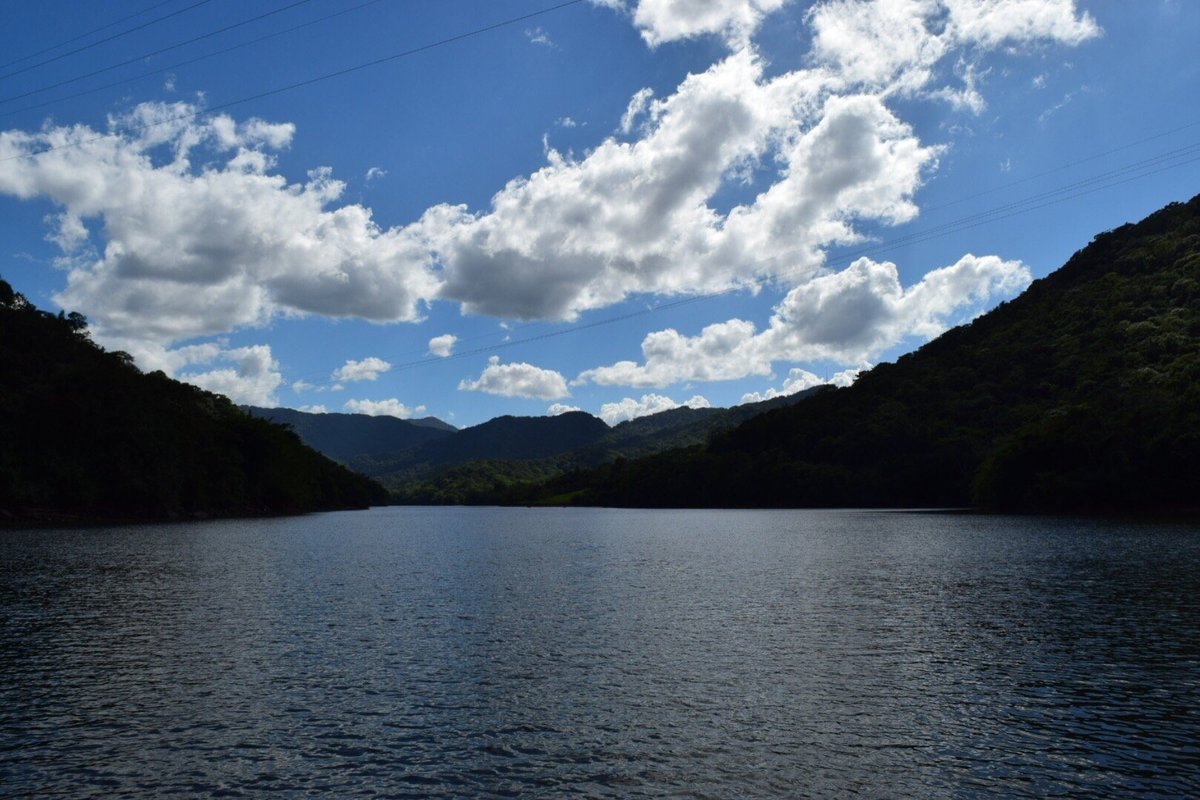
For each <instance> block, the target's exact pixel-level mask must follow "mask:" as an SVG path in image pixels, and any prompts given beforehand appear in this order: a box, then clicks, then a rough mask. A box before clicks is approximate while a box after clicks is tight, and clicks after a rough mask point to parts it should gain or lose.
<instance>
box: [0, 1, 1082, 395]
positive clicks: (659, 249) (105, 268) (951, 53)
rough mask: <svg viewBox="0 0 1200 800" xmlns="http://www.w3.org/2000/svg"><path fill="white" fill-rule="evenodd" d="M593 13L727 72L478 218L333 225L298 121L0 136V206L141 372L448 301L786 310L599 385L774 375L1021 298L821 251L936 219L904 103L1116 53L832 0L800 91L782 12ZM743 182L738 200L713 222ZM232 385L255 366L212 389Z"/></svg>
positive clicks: (771, 8) (816, 25)
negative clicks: (1073, 49) (36, 207)
mask: <svg viewBox="0 0 1200 800" xmlns="http://www.w3.org/2000/svg"><path fill="white" fill-rule="evenodd" d="M594 2H597V3H600V4H603V5H607V6H612V7H620V8H623V9H625V10H626V11H627V12H628V13H629V15H630V18H631V20H632V22H633V24H634V25H635V26H636V27H637V29H638V30H639V31H640V32H641V34H642V36H643V38H644V40H645V41H646V42H647V43H648V44H650V45H651V46H659V45H663V44H665V43H668V42H672V41H678V40H681V39H688V38H693V37H697V36H716V37H720V38H721V40H722V41H724V42H725V44H726V46H727V47H728V52H727V54H726V55H725V56H724V57H722V58H720V59H719V60H718V61H717V62H716V63H714V64H712V65H711V66H710V67H709V68H708V69H706V70H703V71H700V72H697V73H695V74H691V75H688V76H687V77H686V78H685V79H684V80H683V81H682V82H681V83H680V85H679V86H678V87H677V88H676V89H675V91H674V92H671V93H669V94H665V95H663V96H661V97H656V96H655V95H654V93H652V92H651V91H649V90H648V89H646V90H642V91H639V92H638V93H636V94H635V95H634V97H633V98H632V99H631V101H630V103H629V106H628V108H627V109H626V112H625V114H624V116H623V118H622V119H621V121H620V124H619V128H618V133H616V134H614V135H613V136H612V137H610V138H608V139H605V140H603V141H601V142H600V143H598V144H597V145H596V146H595V147H594V148H592V149H591V150H589V151H587V152H586V153H585V154H584V155H582V156H575V155H570V154H563V153H560V152H557V151H555V150H553V149H548V150H547V163H546V164H545V166H543V167H542V168H541V169H539V170H536V171H535V172H533V173H532V174H530V175H527V176H520V177H516V178H514V179H513V180H511V181H510V182H509V183H508V184H507V185H505V186H504V187H502V188H501V189H500V190H499V191H498V192H497V193H496V194H495V196H494V197H493V198H492V200H491V202H490V204H489V205H488V206H487V207H486V208H483V209H470V208H468V207H466V206H463V205H450V204H443V205H438V206H434V207H432V208H429V209H428V210H426V211H425V212H424V213H423V214H422V215H421V216H420V218H419V219H417V220H415V221H413V222H411V223H410V224H407V225H403V226H397V227H391V228H383V227H381V226H380V225H378V224H377V223H376V222H375V221H374V220H373V219H372V213H371V211H370V209H368V208H366V207H364V206H362V205H359V204H355V203H343V202H342V195H343V193H344V188H345V187H344V184H343V183H342V182H341V181H339V180H337V179H335V178H334V176H333V173H332V171H331V170H330V169H328V168H322V167H318V168H315V169H313V170H312V171H311V172H310V173H309V175H308V177H307V179H306V180H303V181H299V182H295V181H289V180H287V179H285V178H284V177H283V176H281V175H279V174H276V173H275V172H274V169H275V155H274V154H275V153H277V152H279V151H280V150H282V149H284V148H287V147H289V146H290V144H291V142H292V140H293V138H294V136H295V129H294V127H293V126H292V125H291V124H288V123H271V122H267V121H264V120H261V119H257V118H252V119H249V120H245V121H237V120H235V119H233V118H232V117H230V116H228V115H225V114H218V115H214V116H211V117H209V118H203V117H201V116H198V113H199V112H200V111H202V109H201V108H199V107H197V106H195V105H192V104H188V103H182V102H180V103H144V104H141V105H138V106H136V107H134V108H133V109H132V110H130V111H129V112H128V113H126V114H124V115H121V116H115V117H112V118H111V119H110V120H109V122H108V126H107V128H106V129H105V130H102V131H97V130H94V129H92V128H89V127H88V126H83V125H75V126H71V125H56V124H51V123H47V124H46V125H45V126H44V127H43V128H41V129H40V130H38V131H35V132H23V131H6V132H0V193H3V194H7V195H11V196H15V197H19V198H47V199H49V200H50V201H52V202H53V203H54V204H55V205H56V206H57V207H58V210H57V212H56V213H55V214H53V215H51V216H50V217H49V218H48V222H49V225H50V230H49V234H48V237H49V238H50V239H51V240H52V241H54V242H55V243H56V244H57V245H58V246H59V247H60V248H61V249H62V251H63V259H62V264H63V265H64V266H66V267H67V268H68V270H69V272H68V281H67V287H66V289H65V290H64V291H63V292H62V293H61V294H60V295H58V296H57V297H56V300H57V302H59V303H60V304H61V305H63V306H64V307H68V308H72V309H79V310H81V311H83V312H84V313H85V314H87V315H88V316H89V318H91V319H92V321H93V327H94V332H95V334H96V336H97V339H98V340H100V341H103V342H104V343H106V344H109V345H113V346H119V347H121V348H122V349H126V350H129V351H130V352H132V353H134V355H135V356H136V357H137V358H138V363H139V364H141V365H142V366H143V367H145V368H157V367H162V368H165V369H170V368H172V367H175V368H178V367H179V366H180V365H184V364H186V363H187V357H186V356H180V355H177V354H174V353H175V351H172V350H171V349H170V348H171V346H172V345H173V344H174V343H176V342H180V341H185V340H189V339H193V338H196V337H202V336H210V335H215V334H221V333H224V332H228V331H231V330H235V329H239V328H245V327H248V326H256V325H262V324H264V323H266V322H268V321H269V320H270V319H272V318H273V317H275V316H277V315H281V314H286V315H304V314H321V315H327V316H333V317H350V316H352V317H360V318H364V319H368V320H374V321H379V322H397V321H409V322H412V321H417V320H419V319H421V318H422V311H423V308H424V306H425V305H426V304H428V303H431V302H434V301H437V300H442V301H449V302H455V303H458V304H459V305H460V307H461V308H462V309H463V310H464V311H466V312H474V313H483V314H490V315H495V316H499V317H504V318H519V319H572V318H574V317H576V316H577V315H578V314H579V313H581V312H583V311H586V310H589V309H596V308H601V307H604V306H608V305H611V304H613V303H617V302H619V301H621V300H623V299H626V298H628V297H629V296H631V295H635V294H642V293H645V294H659V295H676V294H690V293H701V292H703V293H707V292H718V291H725V290H729V289H735V288H749V289H752V290H756V289H757V288H758V287H759V286H761V285H762V284H763V283H764V282H775V283H777V284H778V285H782V286H784V287H791V291H790V292H789V293H788V295H787V297H785V298H784V300H783V301H782V302H781V303H780V304H779V305H778V306H777V307H776V309H775V312H776V314H775V316H774V317H773V318H772V319H771V322H770V325H769V327H768V328H767V329H766V330H764V331H761V332H758V331H757V330H756V329H755V327H754V325H752V324H751V323H749V322H745V321H742V320H729V321H726V322H721V323H717V324H715V325H712V326H709V327H708V328H705V329H704V330H703V331H702V332H701V334H700V335H699V336H696V337H685V336H681V335H680V334H678V333H676V332H675V331H659V332H656V333H652V334H650V335H649V336H647V337H646V342H645V343H644V345H643V353H644V356H645V358H646V361H645V363H644V364H635V363H633V362H621V363H619V364H615V365H612V366H611V367H602V368H599V369H597V370H590V371H589V372H588V373H585V375H584V376H581V377H583V378H584V379H585V380H593V381H595V382H598V383H624V384H625V385H630V386H663V385H667V384H669V383H673V382H675V381H678V380H692V379H695V380H712V379H719V378H728V377H733V376H744V375H764V376H765V375H768V374H770V372H771V366H770V365H771V362H772V361H775V360H787V359H805V358H831V359H837V360H842V361H844V362H845V363H858V362H860V361H862V360H864V359H867V358H870V357H872V355H873V354H875V353H878V352H879V351H880V349H883V348H886V347H887V346H889V344H890V343H894V342H896V341H898V339H899V338H902V337H904V336H907V335H919V336H928V335H931V334H932V333H934V332H936V331H937V330H940V329H941V327H943V326H944V325H945V324H946V323H947V321H948V320H949V319H950V312H951V311H953V310H958V309H960V308H962V307H963V306H965V305H969V304H970V303H971V302H974V301H975V300H978V299H979V298H986V297H990V296H992V295H993V294H1001V293H1003V292H1005V291H1008V290H1009V289H1012V288H1014V287H1016V288H1019V286H1020V285H1021V280H1022V276H1023V275H1025V274H1026V273H1024V272H1023V271H1022V270H1023V268H1019V267H1016V266H1013V265H1012V264H1011V263H1010V262H1001V261H1000V260H999V259H996V258H995V257H988V258H974V257H970V256H968V257H966V258H965V259H964V261H962V262H960V263H959V264H957V265H955V266H954V267H948V268H946V270H949V272H947V271H946V270H942V271H938V272H937V273H931V274H930V275H928V276H926V279H925V280H923V281H922V282H921V283H920V284H918V285H917V286H915V287H911V288H910V289H908V290H904V289H902V288H901V287H900V285H899V283H898V280H897V279H896V275H895V269H894V267H891V266H890V265H887V264H876V263H874V262H866V261H864V262H859V263H858V264H856V265H854V266H852V267H851V268H850V269H848V270H845V271H842V272H839V273H834V274H829V271H828V269H827V268H826V265H825V252H826V250H827V249H828V248H830V247H831V246H836V245H842V244H848V243H853V242H856V241H860V240H861V239H862V238H863V233H862V231H863V229H864V227H865V226H866V225H868V224H882V225H897V224H901V223H904V222H907V221H909V220H912V219H913V218H914V217H915V216H916V215H917V213H918V209H917V206H916V204H915V202H914V197H915V195H916V192H917V191H918V190H919V189H920V187H921V185H922V183H923V181H924V180H925V177H926V176H927V175H928V174H929V173H930V171H931V170H933V169H934V168H935V167H936V165H937V160H938V156H939V153H940V150H939V148H938V147H936V146H930V145H928V144H924V143H922V142H921V141H920V140H919V138H918V137H917V135H916V133H915V132H914V131H913V129H912V127H911V126H910V125H909V124H907V123H906V122H905V121H904V120H902V119H901V118H899V117H898V116H897V114H896V112H895V110H894V108H893V107H892V106H890V105H889V102H890V101H891V99H893V98H894V97H895V96H896V95H897V94H901V95H906V96H912V95H922V96H926V97H931V98H937V97H942V98H945V99H948V100H950V101H951V102H955V103H959V104H962V105H965V106H966V107H968V108H971V109H975V110H978V109H980V108H982V103H983V100H982V95H981V91H980V87H979V85H978V84H979V72H978V70H977V69H976V65H977V64H978V62H979V60H980V59H981V58H982V57H983V56H984V55H985V54H987V53H988V52H991V51H995V50H996V49H998V48H1013V49H1024V48H1026V47H1027V46H1034V45H1038V44H1040V43H1057V44H1061V45H1067V46H1073V45H1077V44H1079V43H1080V42H1083V41H1086V40H1087V39H1089V38H1092V37H1095V36H1097V35H1099V33H1100V30H1099V27H1098V26H1097V24H1096V22H1095V20H1093V19H1092V18H1091V17H1090V16H1089V15H1088V14H1086V13H1080V12H1078V11H1077V9H1076V7H1075V2H1074V0H824V1H823V2H818V3H816V4H815V5H813V6H812V7H811V8H810V9H809V10H808V11H807V12H805V13H804V14H803V19H804V21H805V23H806V25H807V26H808V28H809V30H810V31H811V34H812V45H811V50H810V52H809V53H808V58H807V59H806V66H805V67H804V68H801V69H796V70H792V71H783V72H771V71H769V70H768V69H767V65H766V59H765V58H764V57H763V56H761V55H760V54H759V53H758V52H757V49H756V46H755V44H754V38H753V37H754V34H755V31H756V30H757V29H758V28H759V27H760V26H761V25H763V24H764V20H766V19H767V18H768V17H769V16H770V15H771V14H772V13H774V12H776V11H778V10H779V9H781V8H783V7H784V6H785V5H787V2H786V0H637V2H625V1H624V0H594ZM382 174H383V173H382V171H381V170H378V169H375V168H373V169H372V170H371V171H370V172H369V173H368V178H367V179H368V180H371V179H372V178H373V177H381V176H382ZM734 185H739V186H741V187H742V191H741V192H740V193H739V194H738V197H740V198H742V200H743V202H739V203H735V204H732V207H729V208H722V207H721V203H720V202H718V198H719V197H726V195H723V194H722V192H723V191H724V190H726V189H728V188H729V187H731V186H734ZM93 242H95V243H97V244H93ZM989 259H990V260H989ZM1026 279H1027V278H1026ZM454 343H455V340H454V339H453V336H452V335H450V334H447V335H445V336H439V337H434V338H433V339H431V340H430V342H429V349H430V352H431V353H433V354H435V355H449V354H450V353H451V352H452V350H453V346H454ZM383 363H385V362H383ZM348 367H350V364H347V365H346V367H344V368H343V369H346V368H348ZM359 369H362V366H361V364H360V365H359ZM380 371H381V370H375V371H374V372H373V374H374V375H378V374H379V372H380ZM228 372H232V373H233V374H235V375H236V374H237V369H234V368H231V369H230V370H214V371H213V372H212V373H211V375H210V376H209V377H208V378H205V380H208V381H209V382H210V383H213V384H214V385H215V384H216V383H219V381H221V380H223V379H224V378H223V377H221V375H223V374H224V373H228ZM202 374H204V373H202ZM356 374H362V375H364V376H365V375H367V374H372V371H371V370H370V369H366V370H365V371H362V372H361V373H356ZM555 376H557V379H558V380H557V381H556V380H555ZM247 379H248V376H240V377H239V378H238V380H240V381H243V382H244V381H245V380H247ZM345 379H346V380H353V379H354V378H349V377H347V378H345ZM263 385H265V384H263ZM460 388H464V389H470V390H475V391H485V392H491V393H494V394H501V395H506V396H526V397H540V398H545V399H556V398H561V397H565V396H566V395H567V388H566V385H565V381H562V376H561V375H558V373H554V372H552V371H548V370H539V369H538V368H536V367H532V366H531V365H528V364H506V365H502V364H499V363H498V361H497V362H494V363H492V364H490V365H489V366H488V367H487V368H486V369H485V370H484V372H483V374H482V375H481V376H480V377H479V379H478V380H474V381H470V380H468V381H463V383H462V384H460ZM269 391H273V388H272V389H271V390H269ZM269 391H268V394H269Z"/></svg>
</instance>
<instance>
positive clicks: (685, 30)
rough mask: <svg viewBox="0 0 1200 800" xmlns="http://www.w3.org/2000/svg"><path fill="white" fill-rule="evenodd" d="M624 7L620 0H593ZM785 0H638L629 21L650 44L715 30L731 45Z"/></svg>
mask: <svg viewBox="0 0 1200 800" xmlns="http://www.w3.org/2000/svg"><path fill="white" fill-rule="evenodd" d="M593 2H596V3H598V4H599V5H604V6H610V7H615V8H625V4H624V3H623V2H622V0H593ZM785 2H787V0H638V2H636V3H635V4H634V6H633V8H632V15H633V23H634V25H636V26H637V28H638V30H639V31H640V32H641V34H642V38H643V39H644V40H645V41H646V43H647V44H648V45H650V46H651V47H657V46H658V45H660V44H663V43H665V42H671V41H676V40H679V39H691V38H695V37H697V36H705V35H711V34H716V35H719V36H723V37H725V38H726V39H727V40H728V41H729V42H730V44H731V45H732V46H741V45H744V44H745V43H746V42H747V41H748V40H749V37H750V36H751V34H753V33H754V31H755V29H757V28H758V26H759V24H760V23H761V22H762V20H763V17H765V16H766V15H767V14H769V13H770V12H772V11H774V10H776V9H778V8H781V7H782V6H783V5H784V3H785Z"/></svg>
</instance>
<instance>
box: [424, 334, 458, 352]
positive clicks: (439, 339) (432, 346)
mask: <svg viewBox="0 0 1200 800" xmlns="http://www.w3.org/2000/svg"><path fill="white" fill-rule="evenodd" d="M457 341H458V337H457V336H455V335H454V334H453V333H444V334H442V335H441V336H435V337H433V338H432V339H430V340H429V352H430V353H432V354H433V355H435V356H441V357H442V358H445V357H446V356H448V355H450V354H451V353H453V352H454V344H455V342H457Z"/></svg>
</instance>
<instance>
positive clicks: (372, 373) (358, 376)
mask: <svg viewBox="0 0 1200 800" xmlns="http://www.w3.org/2000/svg"><path fill="white" fill-rule="evenodd" d="M391 368H392V365H391V364H389V363H388V362H386V361H384V360H383V359H382V358H376V357H375V356H368V357H367V358H364V359H363V360H362V361H347V362H346V363H345V364H343V365H342V366H340V367H338V368H337V369H335V370H334V371H333V374H332V375H330V378H331V379H332V380H335V381H346V382H351V381H373V380H375V379H376V378H378V377H379V376H380V375H381V374H383V373H385V372H387V371H388V370H389V369H391Z"/></svg>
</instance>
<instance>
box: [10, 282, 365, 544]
mask: <svg viewBox="0 0 1200 800" xmlns="http://www.w3.org/2000/svg"><path fill="white" fill-rule="evenodd" d="M86 325H87V322H86V320H85V319H84V318H83V316H81V315H79V314H76V313H71V314H66V315H64V314H61V313H60V314H58V315H57V316H55V315H52V314H49V313H47V312H44V311H39V310H38V309H36V308H35V307H33V306H32V305H31V304H30V303H29V302H28V301H26V299H25V298H24V297H22V296H21V295H20V294H18V293H16V292H14V291H13V288H12V286H10V285H9V284H8V283H7V282H5V281H3V280H0V420H2V426H3V427H2V428H0V521H7V522H15V523H17V524H21V523H24V522H29V521H31V520H33V521H36V520H38V519H47V520H53V519H60V520H61V519H72V518H82V519H164V518H172V517H180V516H203V515H219V516H237V515H257V514H279V513H295V512H303V511H312V510H319V509H335V508H353V507H365V506H367V505H370V504H372V503H380V502H386V499H387V498H386V493H385V492H384V491H383V489H382V487H380V486H378V485H377V484H375V483H374V482H372V481H370V480H368V479H366V478H364V477H362V476H360V475H356V474H354V473H352V472H350V471H349V470H347V469H346V468H345V467H342V466H340V465H337V464H335V463H333V462H331V461H330V460H329V459H327V458H326V457H324V456H322V455H321V454H319V453H317V452H315V451H313V450H311V449H309V448H308V447H305V446H304V445H303V444H301V442H300V440H299V439H298V438H297V437H296V435H295V434H294V433H292V432H291V431H290V430H288V429H287V428H285V427H283V426H280V425H274V424H271V423H269V422H266V421H264V420H260V419H255V418H253V417H251V416H249V415H248V414H246V413H244V412H242V411H241V410H239V409H238V408H237V407H236V406H234V405H233V404H232V403H231V402H230V401H229V400H228V399H226V398H225V397H222V396H220V395H216V394H212V393H209V392H205V391H203V390H201V389H197V388H195V387H193V386H189V385H186V384H182V383H179V382H177V381H173V380H171V379H170V378H168V377H166V376H165V375H163V374H162V373H161V372H155V373H151V374H148V375H146V374H142V373H141V372H140V371H139V370H138V369H137V368H136V367H135V366H134V365H133V359H132V358H130V356H129V355H128V354H127V353H122V352H105V351H104V350H103V348H101V347H98V346H97V345H96V344H94V343H93V342H92V341H91V340H90V339H89V338H88V333H87V327H86Z"/></svg>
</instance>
